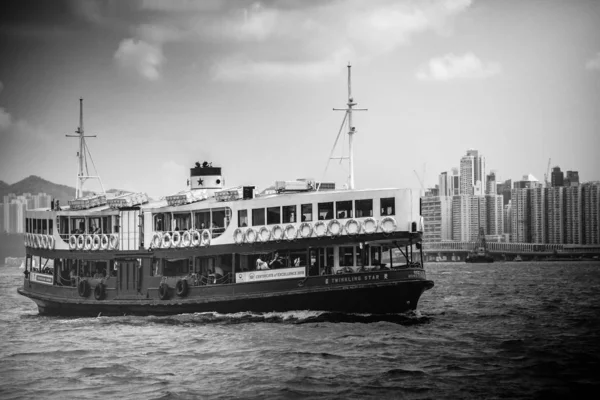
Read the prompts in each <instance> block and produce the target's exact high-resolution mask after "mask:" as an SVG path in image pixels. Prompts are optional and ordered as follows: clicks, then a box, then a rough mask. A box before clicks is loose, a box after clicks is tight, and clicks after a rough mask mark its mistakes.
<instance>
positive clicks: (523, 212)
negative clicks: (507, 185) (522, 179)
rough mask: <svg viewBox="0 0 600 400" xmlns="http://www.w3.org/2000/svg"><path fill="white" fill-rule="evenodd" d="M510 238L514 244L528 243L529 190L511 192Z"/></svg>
mask: <svg viewBox="0 0 600 400" xmlns="http://www.w3.org/2000/svg"><path fill="white" fill-rule="evenodd" d="M511 202H512V207H511V224H512V226H511V228H512V231H511V237H510V241H511V242H515V243H528V242H529V237H530V234H529V190H527V189H513V190H512V192H511Z"/></svg>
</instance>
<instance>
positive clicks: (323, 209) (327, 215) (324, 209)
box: [318, 202, 333, 219]
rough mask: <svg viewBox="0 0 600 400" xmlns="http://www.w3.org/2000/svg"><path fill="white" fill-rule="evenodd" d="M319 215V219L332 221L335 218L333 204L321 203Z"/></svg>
mask: <svg viewBox="0 0 600 400" xmlns="http://www.w3.org/2000/svg"><path fill="white" fill-rule="evenodd" d="M318 215H319V219H332V218H333V202H330V203H319V204H318Z"/></svg>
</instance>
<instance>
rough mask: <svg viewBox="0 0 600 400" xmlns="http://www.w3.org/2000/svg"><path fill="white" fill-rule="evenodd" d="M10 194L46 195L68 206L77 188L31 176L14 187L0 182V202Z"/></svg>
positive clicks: (115, 190)
mask: <svg viewBox="0 0 600 400" xmlns="http://www.w3.org/2000/svg"><path fill="white" fill-rule="evenodd" d="M106 192H107V193H113V194H114V195H119V194H122V193H127V191H125V190H119V189H109V190H107V191H106ZM9 193H14V194H16V195H21V194H23V193H31V194H32V195H33V194H38V193H46V194H48V195H50V197H52V199H54V200H60V203H61V204H62V205H67V201H69V200H73V198H74V197H75V188H72V187H71V186H67V185H59V184H56V183H52V182H50V181H47V180H45V179H43V178H40V177H39V176H35V175H31V176H29V177H27V178H25V179H23V180H21V181H19V182H17V183H13V184H12V185H9V184H7V183H6V182H4V181H0V202H2V201H3V197H4V196H6V195H7V194H9ZM83 194H84V196H88V195H90V194H92V192H83Z"/></svg>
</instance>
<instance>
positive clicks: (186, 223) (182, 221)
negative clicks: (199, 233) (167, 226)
mask: <svg viewBox="0 0 600 400" xmlns="http://www.w3.org/2000/svg"><path fill="white" fill-rule="evenodd" d="M190 219H191V218H190V214H188V213H185V214H173V220H174V221H175V227H174V228H173V230H174V231H182V230H186V231H187V230H188V229H190V228H191V221H190Z"/></svg>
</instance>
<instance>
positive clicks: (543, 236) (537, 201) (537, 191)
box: [530, 187, 548, 243]
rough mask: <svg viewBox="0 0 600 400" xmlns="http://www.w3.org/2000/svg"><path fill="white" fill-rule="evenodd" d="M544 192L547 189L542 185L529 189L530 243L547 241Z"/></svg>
mask: <svg viewBox="0 0 600 400" xmlns="http://www.w3.org/2000/svg"><path fill="white" fill-rule="evenodd" d="M546 193H547V189H546V188H542V187H537V188H533V189H531V190H530V201H531V203H530V204H531V209H530V215H531V216H530V221H531V227H530V230H531V242H532V243H548V237H547V235H548V234H547V230H548V226H547V222H548V220H547V214H548V213H547V207H548V205H547V201H546Z"/></svg>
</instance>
